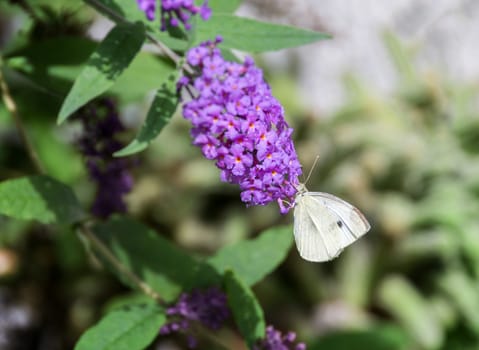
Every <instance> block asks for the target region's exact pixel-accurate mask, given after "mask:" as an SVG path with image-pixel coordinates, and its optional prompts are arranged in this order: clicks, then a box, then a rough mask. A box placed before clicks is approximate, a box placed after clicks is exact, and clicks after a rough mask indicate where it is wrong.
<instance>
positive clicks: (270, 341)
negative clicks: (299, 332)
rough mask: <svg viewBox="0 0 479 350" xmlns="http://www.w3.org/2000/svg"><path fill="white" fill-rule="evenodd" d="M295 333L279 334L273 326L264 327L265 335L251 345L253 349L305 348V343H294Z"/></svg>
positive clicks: (296, 349) (292, 349)
mask: <svg viewBox="0 0 479 350" xmlns="http://www.w3.org/2000/svg"><path fill="white" fill-rule="evenodd" d="M295 340H296V333H294V332H288V333H286V334H284V335H283V334H281V332H280V331H278V330H276V329H275V328H274V327H273V326H268V327H267V328H266V337H265V338H264V339H263V340H262V341H260V342H259V343H258V344H256V345H255V346H254V347H253V350H306V344H304V343H298V344H294V341H295Z"/></svg>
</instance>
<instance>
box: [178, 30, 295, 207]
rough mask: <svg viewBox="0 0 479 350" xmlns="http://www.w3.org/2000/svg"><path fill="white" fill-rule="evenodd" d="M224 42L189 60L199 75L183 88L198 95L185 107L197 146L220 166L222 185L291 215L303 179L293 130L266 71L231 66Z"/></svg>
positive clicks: (193, 52)
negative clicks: (274, 204)
mask: <svg viewBox="0 0 479 350" xmlns="http://www.w3.org/2000/svg"><path fill="white" fill-rule="evenodd" d="M220 40H221V39H217V40H216V41H215V42H206V43H203V44H201V45H200V46H198V47H195V48H192V49H191V50H190V51H188V53H187V61H188V63H189V64H190V65H191V66H192V67H194V68H196V69H197V70H198V71H199V74H198V75H197V76H194V77H190V78H182V79H181V80H180V82H179V83H178V87H179V88H182V89H184V88H185V87H186V86H187V84H190V85H191V88H194V90H196V93H197V94H196V96H195V97H194V98H193V99H192V100H190V101H188V102H186V103H185V104H184V105H183V116H184V117H185V118H186V119H188V120H190V121H191V123H192V125H193V128H192V130H191V136H192V138H193V144H194V145H195V146H198V147H199V148H201V151H202V153H203V155H204V156H205V157H206V158H207V159H212V160H215V161H216V166H217V167H218V168H219V169H220V170H221V180H222V181H224V182H228V183H232V184H238V185H239V186H240V189H241V200H242V201H243V202H245V203H246V204H247V205H266V204H268V203H270V202H272V201H277V202H278V204H279V206H280V209H281V212H282V213H287V212H288V211H289V209H291V207H292V206H293V204H294V196H295V194H296V192H297V190H296V187H297V186H298V184H299V180H298V176H299V175H300V174H301V165H300V163H299V161H298V157H297V155H296V151H295V149H294V145H293V141H292V138H291V135H292V132H293V129H291V128H290V127H289V125H288V124H287V123H286V121H285V119H284V110H283V107H282V106H281V104H280V103H279V102H278V101H277V100H276V99H275V98H274V97H273V95H272V94H271V89H270V87H269V85H268V84H267V83H266V82H265V81H264V78H263V72H262V71H261V69H259V68H258V67H256V66H255V64H254V62H253V60H252V59H251V58H247V59H246V60H245V62H244V63H242V64H240V63H235V62H228V61H225V59H224V58H223V57H222V55H221V52H220V50H219V49H218V48H217V47H216V45H217V44H218V43H219V42H220ZM190 90H191V89H190Z"/></svg>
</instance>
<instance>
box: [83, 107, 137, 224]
mask: <svg viewBox="0 0 479 350" xmlns="http://www.w3.org/2000/svg"><path fill="white" fill-rule="evenodd" d="M75 118H76V119H78V120H80V121H81V122H82V125H83V132H82V134H81V136H80V137H79V138H78V140H77V148H78V149H79V151H80V152H81V153H82V155H83V157H84V159H85V163H86V167H87V169H88V175H89V178H90V180H91V181H93V182H94V183H95V184H96V195H95V200H94V202H93V205H92V208H91V211H92V213H93V214H94V215H95V216H98V217H100V218H106V217H108V216H110V215H111V214H113V213H124V212H126V209H127V208H126V204H125V201H124V196H125V195H126V194H128V193H129V192H130V191H131V189H132V187H133V178H132V176H131V174H130V169H131V167H132V166H133V165H134V164H133V163H134V162H133V161H132V160H131V159H128V158H115V157H113V155H112V154H113V153H115V152H116V151H118V150H120V149H122V148H123V147H124V144H123V142H121V141H120V140H119V139H118V134H119V133H121V132H123V131H125V128H124V126H123V124H122V122H121V120H120V118H119V116H118V110H117V108H116V105H115V103H114V102H113V101H112V100H109V99H101V100H97V101H95V102H91V103H89V104H88V105H86V106H85V107H83V108H82V109H80V110H79V111H78V112H77V113H76V115H75Z"/></svg>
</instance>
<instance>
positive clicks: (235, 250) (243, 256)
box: [208, 226, 293, 286]
mask: <svg viewBox="0 0 479 350" xmlns="http://www.w3.org/2000/svg"><path fill="white" fill-rule="evenodd" d="M292 243H293V233H292V229H291V227H289V226H288V227H274V228H271V229H269V230H266V231H265V232H263V233H261V234H260V235H259V236H258V237H257V238H255V239H252V240H248V241H241V242H239V243H237V244H234V245H231V246H228V247H224V248H222V249H221V250H220V251H219V252H218V253H217V254H216V255H215V256H213V257H211V258H209V259H208V263H209V264H210V265H211V266H213V267H214V268H215V269H216V270H217V271H218V272H219V273H220V274H223V273H224V272H225V271H226V270H233V271H234V272H235V274H236V275H237V276H238V277H239V278H241V280H242V281H244V283H246V284H247V285H249V286H251V285H253V284H255V283H256V282H258V281H260V280H262V279H263V278H264V276H266V275H267V274H268V273H270V272H271V271H273V270H274V269H275V268H276V266H278V265H279V264H280V263H281V262H282V261H283V260H284V258H285V257H286V255H287V254H288V251H289V250H290V248H291V244H292Z"/></svg>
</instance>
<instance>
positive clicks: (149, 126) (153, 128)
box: [114, 74, 179, 157]
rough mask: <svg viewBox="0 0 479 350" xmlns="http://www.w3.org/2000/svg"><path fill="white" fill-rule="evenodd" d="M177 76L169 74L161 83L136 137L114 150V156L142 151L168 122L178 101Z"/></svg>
mask: <svg viewBox="0 0 479 350" xmlns="http://www.w3.org/2000/svg"><path fill="white" fill-rule="evenodd" d="M177 77H178V74H171V75H170V76H169V77H168V79H167V81H166V82H165V83H163V85H162V87H161V88H160V89H159V90H158V91H157V92H156V95H155V99H154V100H153V102H152V104H151V107H150V110H149V111H148V115H147V116H146V120H145V123H144V124H143V126H142V128H141V130H140V132H139V133H138V135H137V136H136V139H135V140H133V142H131V143H130V144H129V145H128V146H126V147H125V148H123V149H122V150H120V151H118V152H116V153H115V154H114V155H115V156H117V157H120V156H128V155H130V154H133V153H137V152H140V151H143V150H144V149H146V148H147V147H148V145H149V144H150V142H151V141H152V140H153V139H154V138H155V137H156V136H158V135H159V133H160V132H161V130H162V129H163V128H164V127H165V126H166V125H167V124H168V123H169V122H170V120H171V118H172V117H173V114H174V113H175V111H176V107H177V106H178V101H179V99H178V94H177V93H176V80H177Z"/></svg>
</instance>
